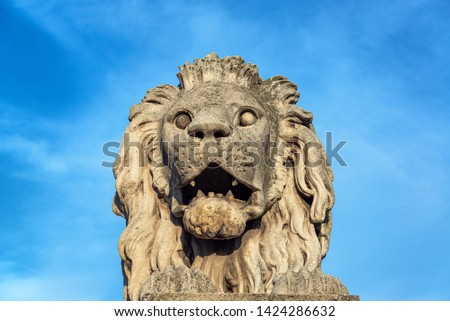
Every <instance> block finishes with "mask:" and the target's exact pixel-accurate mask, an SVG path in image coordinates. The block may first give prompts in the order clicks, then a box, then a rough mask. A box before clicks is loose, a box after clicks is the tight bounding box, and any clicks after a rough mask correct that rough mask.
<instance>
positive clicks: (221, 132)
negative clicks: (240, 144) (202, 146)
mask: <svg viewBox="0 0 450 321" xmlns="http://www.w3.org/2000/svg"><path fill="white" fill-rule="evenodd" d="M188 134H189V135H190V136H193V137H197V138H200V139H203V138H208V137H209V138H212V137H214V138H216V139H217V138H222V137H228V136H230V134H231V126H230V125H229V124H228V123H226V122H225V123H224V122H219V121H216V120H210V121H207V122H196V121H195V120H194V121H193V122H192V123H191V124H190V125H189V127H188Z"/></svg>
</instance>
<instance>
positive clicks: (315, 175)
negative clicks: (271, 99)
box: [280, 105, 334, 256]
mask: <svg viewBox="0 0 450 321" xmlns="http://www.w3.org/2000/svg"><path fill="white" fill-rule="evenodd" d="M311 122H312V114H311V113H309V112H307V111H304V110H303V109H301V108H300V107H298V106H295V105H291V106H290V107H289V108H287V110H286V112H285V113H283V115H282V116H281V119H280V138H281V141H282V142H283V144H284V148H285V149H286V150H285V153H284V155H285V161H286V162H287V163H290V164H292V166H293V167H294V169H293V173H294V176H295V177H294V178H295V185H296V189H297V191H298V192H299V194H300V195H302V196H303V198H304V200H305V202H306V203H307V204H308V205H309V220H310V222H311V223H312V224H314V225H315V227H316V233H317V236H318V238H319V240H320V243H321V248H322V250H321V251H322V256H325V254H326V252H327V251H328V246H329V237H330V231H331V208H332V207H333V205H334V191H333V186H332V182H333V178H334V177H333V173H332V171H331V168H330V166H329V164H328V160H327V157H326V154H325V150H324V148H323V146H322V144H321V143H320V141H319V138H318V137H317V135H316V133H315V131H314V127H313V126H312V123H311Z"/></svg>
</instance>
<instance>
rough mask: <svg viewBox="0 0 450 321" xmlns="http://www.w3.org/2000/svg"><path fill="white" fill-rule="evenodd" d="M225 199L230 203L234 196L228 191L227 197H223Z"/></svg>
mask: <svg viewBox="0 0 450 321" xmlns="http://www.w3.org/2000/svg"><path fill="white" fill-rule="evenodd" d="M225 196H226V197H227V199H229V200H230V201H234V195H233V192H232V191H231V190H229V191H228V193H227V195H225Z"/></svg>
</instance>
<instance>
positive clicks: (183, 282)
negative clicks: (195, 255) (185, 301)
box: [140, 265, 217, 300]
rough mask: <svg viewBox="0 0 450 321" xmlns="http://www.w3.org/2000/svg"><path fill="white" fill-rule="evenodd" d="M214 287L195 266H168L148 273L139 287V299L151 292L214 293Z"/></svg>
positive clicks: (144, 298) (143, 298)
mask: <svg viewBox="0 0 450 321" xmlns="http://www.w3.org/2000/svg"><path fill="white" fill-rule="evenodd" d="M214 292H217V289H216V287H215V286H214V284H212V283H211V281H210V280H209V279H208V278H207V277H206V276H205V274H203V272H202V271H200V270H199V269H197V268H193V269H189V268H188V267H186V266H185V265H179V266H178V267H177V268H173V267H171V266H168V267H167V268H166V269H165V270H164V272H155V273H152V274H151V275H150V277H149V278H148V280H147V282H145V283H144V285H143V286H142V289H141V295H140V299H141V300H146V299H147V298H148V297H149V296H150V295H151V293H173V294H175V293H214Z"/></svg>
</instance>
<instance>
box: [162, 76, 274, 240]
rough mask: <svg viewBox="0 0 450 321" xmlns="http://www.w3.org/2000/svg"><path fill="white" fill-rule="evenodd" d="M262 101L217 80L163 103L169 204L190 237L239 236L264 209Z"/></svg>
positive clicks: (266, 174) (266, 119)
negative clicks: (247, 224) (172, 100)
mask: <svg viewBox="0 0 450 321" xmlns="http://www.w3.org/2000/svg"><path fill="white" fill-rule="evenodd" d="M266 108H267V107H266ZM266 108H264V107H263V105H262V104H261V103H260V102H259V101H258V99H256V98H255V97H254V96H253V95H252V94H251V93H250V92H249V91H248V90H247V91H245V90H243V89H242V88H239V87H237V86H232V85H225V84H220V85H217V84H216V85H204V86H201V87H199V88H196V89H195V90H193V91H190V92H188V93H186V94H184V95H183V96H182V97H181V98H180V99H178V100H176V101H175V102H174V103H173V104H172V106H171V107H170V109H169V110H168V112H167V115H166V116H165V118H164V121H163V126H162V137H161V139H162V146H163V148H162V153H163V159H164V160H165V163H166V165H167V166H168V168H169V170H170V197H169V203H170V208H171V211H172V213H173V214H174V215H176V216H178V217H183V224H184V227H185V228H186V230H187V231H188V232H189V233H191V234H192V235H194V236H195V237H198V238H203V239H217V240H219V239H231V238H235V237H238V236H240V235H242V233H244V230H245V227H246V223H247V221H249V220H252V219H255V218H258V217H260V216H261V215H262V214H263V213H264V211H265V208H266V197H265V195H266V194H267V190H268V185H269V184H270V177H271V175H270V167H269V164H270V149H269V147H270V146H269V141H270V139H269V137H270V132H271V124H270V123H271V120H270V113H268V111H267V110H266ZM272 122H273V120H272Z"/></svg>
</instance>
